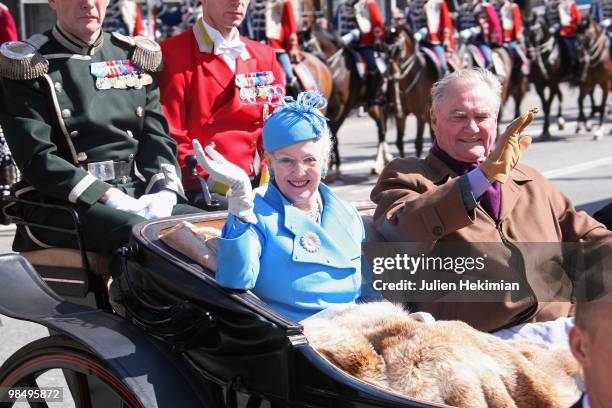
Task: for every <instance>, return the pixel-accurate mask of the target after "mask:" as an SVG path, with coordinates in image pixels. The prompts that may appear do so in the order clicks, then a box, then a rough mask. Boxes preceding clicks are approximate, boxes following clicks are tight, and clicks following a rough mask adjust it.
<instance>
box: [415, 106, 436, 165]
mask: <svg viewBox="0 0 612 408" xmlns="http://www.w3.org/2000/svg"><path fill="white" fill-rule="evenodd" d="M424 116H425V115H424V114H420V115H417V117H416V119H417V134H416V138H415V139H414V147H415V150H416V157H421V155H422V154H423V134H424V133H425V117H424ZM432 142H433V132H432Z"/></svg>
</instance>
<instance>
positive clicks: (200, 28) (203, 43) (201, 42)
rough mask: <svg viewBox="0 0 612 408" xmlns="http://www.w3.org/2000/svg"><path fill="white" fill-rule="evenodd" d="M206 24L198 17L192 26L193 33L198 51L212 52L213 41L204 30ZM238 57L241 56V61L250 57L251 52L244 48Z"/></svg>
mask: <svg viewBox="0 0 612 408" xmlns="http://www.w3.org/2000/svg"><path fill="white" fill-rule="evenodd" d="M206 25H207V24H206V23H205V22H204V18H203V17H200V18H199V19H198V22H197V23H196V24H194V26H193V34H194V36H195V38H196V41H197V42H198V47H199V48H200V52H206V53H212V52H213V51H214V49H215V42H214V41H213V39H212V38H211V36H210V34H209V33H208V31H207V30H206ZM240 58H242V60H243V61H246V60H248V59H249V58H251V54H249V51H248V50H247V49H246V48H245V49H244V52H243V53H242V54H240Z"/></svg>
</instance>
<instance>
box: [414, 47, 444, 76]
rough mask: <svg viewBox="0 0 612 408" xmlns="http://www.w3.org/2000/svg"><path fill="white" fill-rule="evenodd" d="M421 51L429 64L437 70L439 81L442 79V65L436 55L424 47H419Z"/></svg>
mask: <svg viewBox="0 0 612 408" xmlns="http://www.w3.org/2000/svg"><path fill="white" fill-rule="evenodd" d="M419 50H420V51H421V52H422V53H423V55H425V59H426V60H427V62H428V63H429V64H430V65H431V66H433V67H434V68H435V70H436V74H437V75H438V79H440V78H442V63H441V62H440V59H439V58H438V56H437V55H436V53H435V52H434V51H433V50H431V49H429V48H427V47H424V46H419Z"/></svg>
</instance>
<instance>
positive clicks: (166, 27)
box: [155, 0, 202, 38]
mask: <svg viewBox="0 0 612 408" xmlns="http://www.w3.org/2000/svg"><path fill="white" fill-rule="evenodd" d="M155 17H156V22H157V27H156V29H157V31H158V35H159V38H168V37H172V36H174V35H177V34H180V33H182V32H183V31H187V30H190V29H191V28H192V27H193V26H194V25H195V24H196V22H197V21H198V19H199V18H200V17H202V3H200V0H181V1H180V2H179V5H178V6H175V7H170V6H168V5H167V4H166V3H164V2H163V1H162V0H155Z"/></svg>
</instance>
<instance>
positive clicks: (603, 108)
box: [591, 82, 608, 140]
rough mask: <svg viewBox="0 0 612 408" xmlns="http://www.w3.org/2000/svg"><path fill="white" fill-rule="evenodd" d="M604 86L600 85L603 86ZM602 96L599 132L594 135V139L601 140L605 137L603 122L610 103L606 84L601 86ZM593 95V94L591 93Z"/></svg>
mask: <svg viewBox="0 0 612 408" xmlns="http://www.w3.org/2000/svg"><path fill="white" fill-rule="evenodd" d="M601 85H602V84H600V86H601ZM601 90H602V96H601V105H599V107H598V110H599V123H598V126H597V130H596V131H595V133H593V139H594V140H599V139H601V138H603V136H604V130H603V120H604V116H605V115H604V112H605V111H606V104H607V103H608V85H607V84H606V83H605V82H604V83H603V86H601ZM591 95H593V93H591Z"/></svg>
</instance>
